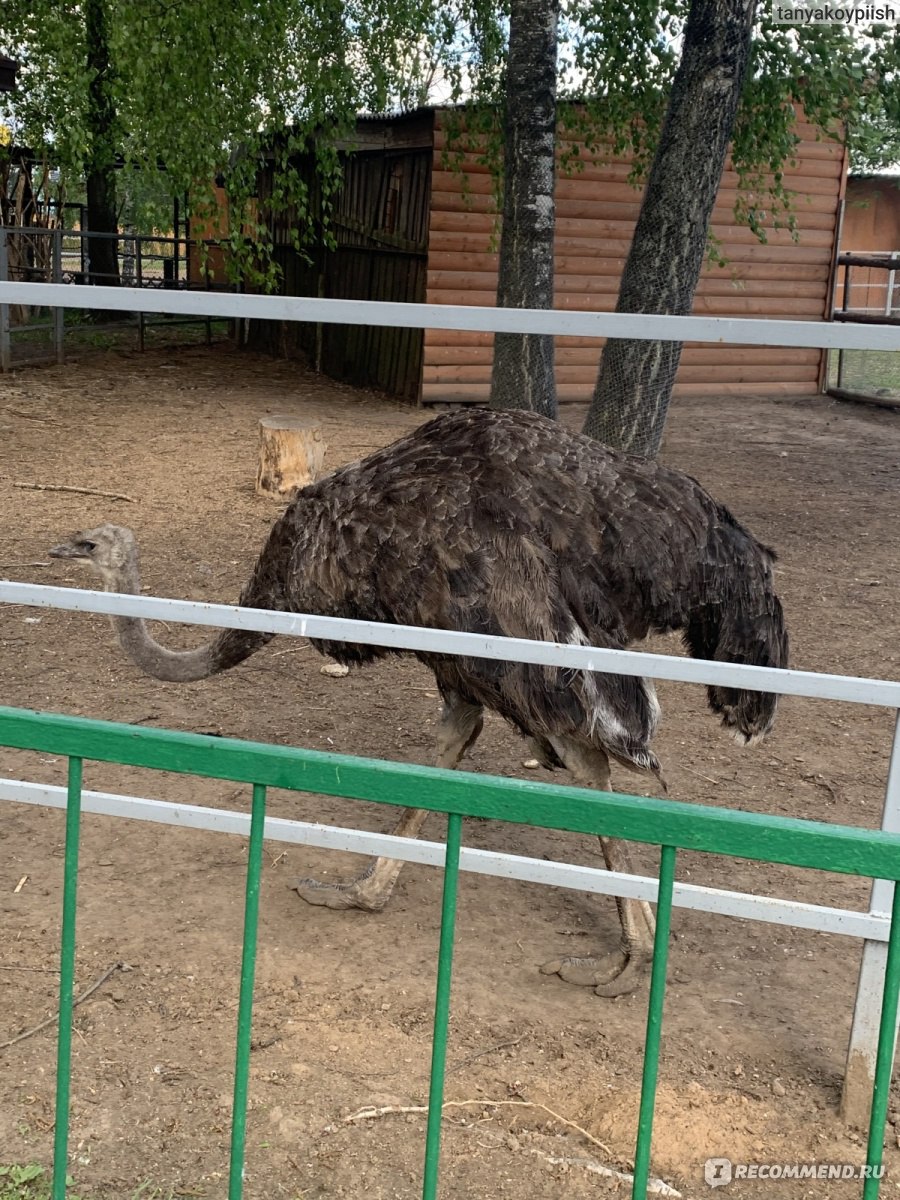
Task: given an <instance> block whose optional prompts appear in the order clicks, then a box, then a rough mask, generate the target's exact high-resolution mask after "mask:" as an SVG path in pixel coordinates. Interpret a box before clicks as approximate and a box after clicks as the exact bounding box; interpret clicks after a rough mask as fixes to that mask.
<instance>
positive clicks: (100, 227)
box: [84, 0, 119, 316]
mask: <svg viewBox="0 0 900 1200" xmlns="http://www.w3.org/2000/svg"><path fill="white" fill-rule="evenodd" d="M107 17H108V14H107V11H106V0H86V3H85V6H84V21H85V34H86V37H87V69H88V72H89V74H90V83H89V85H88V131H89V136H90V148H89V153H88V160H87V170H86V174H87V227H88V242H87V251H88V263H89V269H88V282H90V283H99V284H106V285H107V286H113V285H116V284H118V282H119V248H118V242H117V241H116V239H115V238H114V237H103V236H98V237H94V236H93V235H94V234H101V235H102V234H115V233H117V232H118V213H117V209H116V165H115V164H116V110H115V105H114V103H113V98H112V88H111V79H110V75H111V68H110V61H109V36H108V29H107ZM116 315H117V316H118V314H116Z"/></svg>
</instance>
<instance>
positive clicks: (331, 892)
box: [293, 878, 390, 912]
mask: <svg viewBox="0 0 900 1200" xmlns="http://www.w3.org/2000/svg"><path fill="white" fill-rule="evenodd" d="M368 882H369V880H368V879H366V878H362V879H354V880H353V881H352V882H351V883H321V882H320V881H319V880H318V879H298V880H297V882H296V883H295V884H293V889H294V891H295V892H296V893H297V895H298V896H299V897H300V899H301V900H305V901H306V903H307V904H316V905H318V906H319V907H320V908H333V909H347V908H360V909H362V910H363V912H381V910H382V909H383V908H384V906H385V904H387V901H388V896H380V895H378V894H377V893H376V892H375V891H374V890H373V889H372V888H371V887H368V888H367V887H366V884H367V883H368ZM389 894H390V893H388V895H389Z"/></svg>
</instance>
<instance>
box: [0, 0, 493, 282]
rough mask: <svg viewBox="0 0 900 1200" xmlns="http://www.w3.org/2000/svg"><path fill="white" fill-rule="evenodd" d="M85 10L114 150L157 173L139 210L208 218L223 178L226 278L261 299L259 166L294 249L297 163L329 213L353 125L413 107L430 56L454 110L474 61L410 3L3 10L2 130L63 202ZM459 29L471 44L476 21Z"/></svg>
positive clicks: (266, 262) (85, 97)
mask: <svg viewBox="0 0 900 1200" xmlns="http://www.w3.org/2000/svg"><path fill="white" fill-rule="evenodd" d="M478 3H480V0H476V3H475V5H474V7H473V11H474V8H477V5H478ZM98 5H99V6H101V7H102V8H103V13H104V15H105V27H106V32H107V38H108V50H109V60H110V69H109V72H108V75H107V78H106V81H105V82H106V91H107V93H108V97H109V101H110V111H111V113H112V119H113V127H114V140H115V144H116V145H118V146H119V148H120V154H121V156H122V158H123V159H124V162H125V164H126V165H128V166H131V167H134V168H137V169H140V170H142V171H145V172H146V173H147V175H148V176H149V175H151V174H157V173H158V172H159V167H160V166H161V165H162V166H164V167H165V173H164V180H163V181H161V184H160V187H159V188H158V189H152V188H144V189H143V191H144V194H145V197H146V194H147V193H148V192H152V191H155V192H156V193H162V194H163V196H162V197H160V196H159V195H157V197H156V203H157V206H158V204H159V201H160V199H161V198H164V199H165V200H166V201H167V202H171V199H172V197H174V196H181V195H184V194H185V193H186V192H190V195H191V198H192V205H193V207H194V210H195V215H196V216H198V217H200V218H202V217H203V216H209V215H211V213H212V212H213V211H214V210H215V207H216V206H215V199H214V192H213V183H214V180H215V178H216V176H217V174H220V173H221V174H223V175H224V178H225V184H226V188H227V191H228V194H229V201H230V203H229V208H228V212H229V222H230V227H229V233H228V237H229V242H230V246H231V249H232V252H233V255H234V262H235V266H236V268H237V269H239V270H242V271H244V273H246V272H247V271H248V269H251V268H255V269H256V273H257V274H258V275H259V276H260V279H261V281H263V282H268V283H270V284H271V283H272V282H273V281H274V271H273V268H272V261H271V252H272V246H271V242H270V235H269V232H268V227H267V225H266V222H265V221H264V219H263V217H262V215H261V213H260V211H259V206H258V205H255V204H254V203H253V199H254V196H255V193H256V187H257V177H258V168H259V165H260V162H261V160H262V159H263V158H265V156H266V155H267V154H269V155H271V156H272V157H273V158H274V160H275V163H276V166H277V167H278V168H279V169H278V172H277V185H276V192H275V194H274V195H273V196H270V197H268V198H267V200H268V203H269V205H270V206H272V207H274V208H277V207H281V208H282V209H288V208H291V209H294V210H296V214H297V222H296V227H297V230H298V246H299V244H300V241H301V231H303V230H304V226H305V225H306V226H308V224H309V221H310V220H311V215H312V214H311V211H310V205H309V199H310V198H309V196H308V194H307V185H306V183H305V182H304V179H303V177H302V176H301V173H300V171H299V170H298V169H297V166H296V163H295V156H296V154H297V153H299V152H303V151H305V150H309V151H311V152H312V153H314V154H315V155H316V156H317V169H318V174H319V177H320V178H321V180H322V181H323V182H322V185H321V186H322V196H323V198H324V201H325V208H326V210H327V198H328V193H329V191H331V190H333V186H334V180H335V178H336V170H337V158H336V153H335V149H334V144H335V141H336V139H337V138H338V137H339V136H340V135H341V133H342V132H346V130H347V129H348V127H349V126H350V124H351V122H352V120H353V118H354V117H355V115H356V113H357V112H358V111H359V110H376V111H377V110H382V109H384V108H385V107H387V106H388V105H390V104H393V103H400V104H405V103H408V102H409V101H411V100H412V101H416V100H418V99H421V98H422V96H423V94H424V91H425V90H427V88H428V87H430V86H431V83H432V82H433V79H434V71H433V70H431V69H430V68H429V72H430V73H426V70H425V65H424V64H425V63H426V62H427V58H428V55H429V54H431V53H434V54H437V56H438V58H439V60H440V61H441V63H442V64H443V75H444V77H445V79H446V80H448V81H449V86H450V96H451V98H452V96H453V95H458V94H459V93H460V90H461V88H462V87H463V86H464V75H463V68H464V60H465V61H466V62H469V61H471V62H473V63H474V62H476V61H477V59H478V57H479V56H478V54H476V53H474V52H473V51H472V50H471V46H470V45H469V44H468V43H466V42H465V41H460V39H459V38H455V39H454V40H453V42H452V44H451V43H450V41H449V29H450V26H451V25H452V26H453V27H454V28H455V23H456V21H457V19H460V20H461V19H463V18H464V17H465V19H466V20H468V15H467V14H464V13H463V12H462V10H460V11H459V12H458V13H457V14H456V15H455V16H452V14H450V13H449V10H445V7H444V6H443V5H438V4H436V3H431V4H429V3H426V4H422V3H417V2H416V0H389V2H388V0H324V2H321V0H316V2H313V0H237V2H235V0H180V2H179V3H178V4H177V5H174V4H169V3H167V0H149V2H148V0H90V4H89V3H87V0H5V3H4V6H3V10H2V15H0V52H5V53H10V54H12V55H14V56H15V57H17V58H18V59H19V60H20V61H21V64H22V65H21V71H20V86H19V89H18V91H17V93H15V94H14V95H10V96H7V97H5V98H4V99H3V106H4V107H3V108H2V109H0V116H5V117H6V119H8V120H9V121H10V122H11V124H12V125H13V128H14V130H15V135H16V138H17V139H18V140H19V141H20V142H26V143H30V144H32V145H34V146H35V147H41V146H45V145H49V146H50V147H51V148H52V156H53V159H54V160H55V162H56V164H57V165H58V166H59V167H60V169H61V172H62V176H63V179H64V180H67V181H69V182H70V185H71V186H73V187H75V186H77V182H78V181H79V180H80V178H81V177H82V175H83V174H84V173H85V169H86V167H87V166H88V165H89V164H90V162H91V160H92V151H93V149H94V148H95V147H94V139H95V133H96V130H95V124H96V122H95V121H94V120H93V117H94V115H95V114H94V113H93V112H92V100H91V90H92V89H91V85H92V83H94V82H95V81H96V75H97V72H96V70H92V68H91V67H90V66H89V54H88V51H89V46H88V37H87V33H86V15H87V14H88V13H90V12H91V11H92V10H94V9H96V7H97V6H98ZM475 15H476V17H478V16H479V14H477V13H476V14H475ZM451 18H452V19H451ZM471 28H472V30H473V31H476V32H473V33H472V38H475V37H476V36H477V29H478V28H479V22H478V20H477V19H473V21H472V24H471ZM411 47H412V48H418V49H421V51H422V53H421V54H418V50H417V53H416V54H411V52H410V48H411ZM94 90H95V91H96V89H94ZM314 134H315V135H318V136H316V137H315V138H313V135H314ZM131 180H132V181H133V180H134V176H132V177H131ZM119 185H120V186H119V191H120V193H121V192H122V187H121V180H120V181H119ZM137 190H141V189H137ZM120 200H121V194H120ZM139 207H140V206H139Z"/></svg>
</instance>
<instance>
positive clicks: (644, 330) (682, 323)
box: [0, 283, 900, 350]
mask: <svg viewBox="0 0 900 1200" xmlns="http://www.w3.org/2000/svg"><path fill="white" fill-rule="evenodd" d="M4 304H34V305H41V306H46V307H48V308H54V307H58V308H73V307H74V308H102V309H106V310H113V311H118V312H152V313H169V314H172V315H179V316H203V317H219V318H222V317H233V318H237V319H239V320H244V319H250V320H253V319H256V320H264V321H312V322H318V323H322V324H326V325H328V324H336V325H341V324H345V325H386V326H400V327H402V328H406V329H479V330H483V331H488V332H493V333H552V334H561V335H565V336H578V337H596V338H605V337H625V338H637V339H639V340H643V341H657V340H658V341H672V342H681V341H690V342H730V343H732V344H734V345H739V346H806V347H816V348H819V349H825V350H897V349H900V334H898V330H897V328H896V326H890V325H888V326H881V325H867V326H865V327H864V328H863V327H860V326H853V325H833V324H830V323H829V322H826V321H775V320H772V321H770V320H764V319H760V318H756V317H669V316H655V315H652V314H645V313H638V314H632V313H612V312H583V311H576V310H573V311H571V312H570V311H565V310H563V309H535V308H517V309H513V308H486V307H481V306H478V305H466V304H402V303H399V302H381V301H374V300H323V299H319V298H318V297H307V296H250V295H246V294H243V293H242V294H238V293H235V292H188V291H185V292H179V291H175V290H167V289H156V288H119V287H92V286H90V285H88V284H74V283H0V305H4Z"/></svg>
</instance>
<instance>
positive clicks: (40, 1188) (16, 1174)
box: [0, 1163, 77, 1200]
mask: <svg viewBox="0 0 900 1200" xmlns="http://www.w3.org/2000/svg"><path fill="white" fill-rule="evenodd" d="M49 1197H50V1175H49V1174H48V1172H47V1171H45V1170H44V1168H43V1167H39V1166H37V1164H36V1163H28V1164H26V1165H19V1164H17V1163H9V1164H3V1163H0V1200H49ZM69 1200H77V1197H75V1196H70V1197H69Z"/></svg>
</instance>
